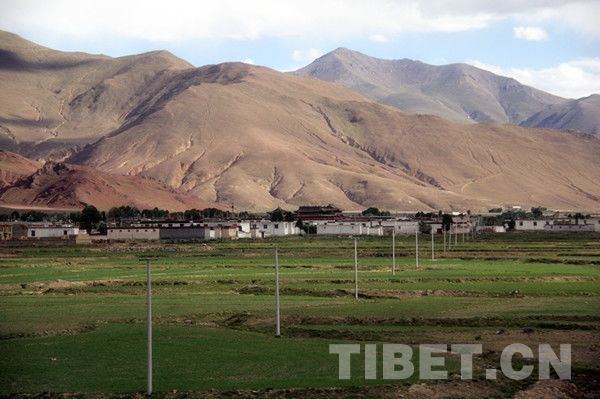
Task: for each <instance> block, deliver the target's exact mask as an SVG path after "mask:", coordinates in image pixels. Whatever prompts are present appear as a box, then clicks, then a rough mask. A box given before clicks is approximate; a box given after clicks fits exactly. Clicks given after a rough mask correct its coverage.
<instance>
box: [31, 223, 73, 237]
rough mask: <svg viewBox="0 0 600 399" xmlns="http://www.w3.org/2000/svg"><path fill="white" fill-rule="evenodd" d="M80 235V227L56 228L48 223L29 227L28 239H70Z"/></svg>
mask: <svg viewBox="0 0 600 399" xmlns="http://www.w3.org/2000/svg"><path fill="white" fill-rule="evenodd" d="M78 234H79V227H74V226H70V225H67V226H54V225H51V224H47V223H40V224H30V225H28V226H27V238H68V237H69V236H76V235H78Z"/></svg>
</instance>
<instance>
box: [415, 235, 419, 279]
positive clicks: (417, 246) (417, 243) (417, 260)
mask: <svg viewBox="0 0 600 399" xmlns="http://www.w3.org/2000/svg"><path fill="white" fill-rule="evenodd" d="M415 262H416V264H417V269H419V230H418V228H417V230H416V231H415Z"/></svg>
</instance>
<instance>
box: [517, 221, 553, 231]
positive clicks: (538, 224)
mask: <svg viewBox="0 0 600 399" xmlns="http://www.w3.org/2000/svg"><path fill="white" fill-rule="evenodd" d="M551 222H552V221H551V220H544V219H539V220H516V221H515V230H519V231H544V227H545V226H546V225H547V224H551Z"/></svg>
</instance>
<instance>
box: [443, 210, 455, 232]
mask: <svg viewBox="0 0 600 399" xmlns="http://www.w3.org/2000/svg"><path fill="white" fill-rule="evenodd" d="M452 223H454V220H452V216H451V215H449V214H447V213H444V215H443V216H442V228H443V229H444V230H445V231H448V230H450V226H451V225H452Z"/></svg>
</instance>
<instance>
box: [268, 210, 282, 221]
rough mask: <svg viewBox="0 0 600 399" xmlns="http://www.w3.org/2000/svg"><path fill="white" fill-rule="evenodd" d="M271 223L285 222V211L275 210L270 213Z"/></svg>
mask: <svg viewBox="0 0 600 399" xmlns="http://www.w3.org/2000/svg"><path fill="white" fill-rule="evenodd" d="M270 215H271V222H283V219H284V218H285V211H284V210H283V209H281V208H277V209H274V210H273V211H272V212H270Z"/></svg>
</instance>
